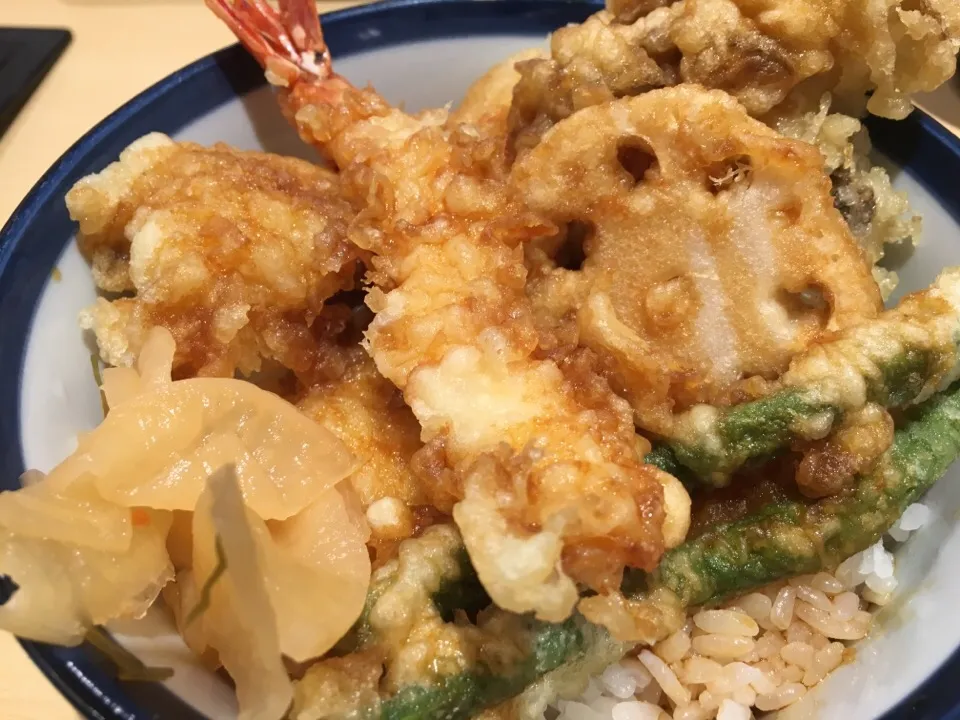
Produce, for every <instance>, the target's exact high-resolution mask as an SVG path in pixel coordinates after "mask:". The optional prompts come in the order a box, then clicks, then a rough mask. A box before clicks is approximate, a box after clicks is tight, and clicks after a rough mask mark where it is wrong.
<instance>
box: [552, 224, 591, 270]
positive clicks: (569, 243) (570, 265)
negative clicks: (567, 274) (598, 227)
mask: <svg viewBox="0 0 960 720" xmlns="http://www.w3.org/2000/svg"><path fill="white" fill-rule="evenodd" d="M593 235H594V226H593V223H591V222H586V221H582V220H574V221H573V222H570V223H568V224H567V227H566V232H565V235H564V238H563V243H562V244H561V245H560V249H559V250H558V251H557V257H556V262H557V265H558V266H559V267H562V268H564V269H566V270H580V269H582V268H583V263H584V261H585V260H586V259H587V245H588V243H589V242H590V240H591V238H592V237H593Z"/></svg>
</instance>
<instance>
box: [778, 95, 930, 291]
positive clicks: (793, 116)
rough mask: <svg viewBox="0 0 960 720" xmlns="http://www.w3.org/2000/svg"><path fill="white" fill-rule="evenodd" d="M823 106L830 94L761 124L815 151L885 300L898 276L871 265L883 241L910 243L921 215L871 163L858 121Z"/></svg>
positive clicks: (867, 140)
mask: <svg viewBox="0 0 960 720" xmlns="http://www.w3.org/2000/svg"><path fill="white" fill-rule="evenodd" d="M829 107H830V98H829V97H828V96H824V97H823V98H821V101H820V107H819V109H817V110H814V111H810V112H801V113H799V114H797V113H793V112H789V111H788V112H786V113H785V114H783V115H780V114H779V113H777V114H776V115H774V116H771V117H767V118H765V122H767V123H768V124H770V125H771V126H773V127H774V128H775V129H776V130H777V131H778V132H780V133H782V134H783V135H786V136H787V137H791V138H795V139H797V140H803V141H804V142H809V143H811V144H813V145H816V146H817V148H818V149H819V150H820V153H821V154H822V155H823V161H824V169H825V170H826V171H827V173H829V175H830V180H831V182H832V183H833V203H834V205H835V206H836V208H837V209H838V210H839V211H840V213H841V214H842V215H843V219H844V220H846V221H847V225H848V226H849V227H850V231H851V232H852V233H853V235H854V237H856V238H857V241H858V242H859V243H860V246H861V247H862V248H863V249H864V252H865V253H866V256H867V260H868V261H869V262H870V263H871V264H873V265H874V268H873V276H874V279H875V280H876V281H877V284H878V285H879V286H880V292H881V294H882V295H883V297H884V299H886V298H887V296H888V295H889V294H890V293H891V292H892V291H893V289H894V288H895V287H896V285H897V282H898V278H897V274H896V273H895V272H892V271H891V270H888V269H886V268H884V267H880V266H878V265H877V263H878V262H879V261H880V260H881V259H882V258H883V256H884V255H885V252H886V246H887V245H890V244H893V243H900V242H913V241H915V239H916V238H917V237H919V235H920V228H921V218H920V216H919V215H917V214H915V213H914V212H913V211H912V209H911V208H910V203H909V199H908V197H907V194H906V193H903V192H897V191H896V190H894V189H893V186H892V185H891V182H890V175H889V174H888V173H887V171H886V170H885V169H884V168H882V167H880V166H877V165H874V164H873V163H872V162H871V160H870V157H869V153H870V138H869V136H868V135H867V131H866V129H865V128H864V127H863V126H862V125H861V123H860V121H859V120H857V119H855V118H852V117H849V116H847V115H841V114H839V113H830V112H829Z"/></svg>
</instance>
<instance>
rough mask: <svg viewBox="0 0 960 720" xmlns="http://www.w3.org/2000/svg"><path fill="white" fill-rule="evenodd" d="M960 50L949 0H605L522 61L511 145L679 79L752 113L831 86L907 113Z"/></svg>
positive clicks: (857, 101) (894, 114) (952, 66)
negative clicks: (539, 54) (585, 111)
mask: <svg viewBox="0 0 960 720" xmlns="http://www.w3.org/2000/svg"><path fill="white" fill-rule="evenodd" d="M958 50H960V4H957V3H956V2H955V0H917V1H916V2H914V1H913V0H880V2H868V0H677V1H675V2H669V3H668V2H657V1H656V0H654V1H651V0H640V1H634V2H631V1H630V0H627V1H626V2H612V3H609V4H608V9H607V10H603V11H600V12H598V13H597V14H595V15H594V16H592V17H591V18H589V19H588V20H587V21H585V22H584V23H582V24H581V25H573V26H569V27H566V28H563V29H561V30H558V31H557V32H555V33H554V34H553V38H552V41H551V55H552V57H551V59H550V60H538V61H531V62H528V63H526V64H525V65H524V66H523V68H522V70H521V72H522V74H523V79H522V80H521V81H520V83H519V84H518V85H517V88H516V92H515V97H514V107H513V108H512V109H511V116H510V126H511V138H512V147H513V148H514V150H515V151H516V152H517V153H519V154H522V153H523V152H524V151H525V150H527V149H529V148H530V147H532V146H533V145H535V144H536V142H537V141H538V138H539V137H540V136H542V135H543V133H544V132H546V130H547V129H549V127H550V126H551V125H553V124H554V123H556V122H559V121H560V120H562V119H563V118H565V117H567V116H568V115H569V114H570V113H572V112H574V111H575V110H578V109H580V108H582V107H585V106H587V105H592V104H597V103H601V102H606V101H608V100H610V99H612V98H615V97H623V96H625V95H637V94H639V93H641V92H645V91H646V90H649V89H650V88H653V87H661V86H664V85H672V84H675V83H678V82H693V83H698V84H702V85H705V86H707V87H710V88H716V89H720V90H724V91H726V92H728V93H730V94H732V95H734V96H735V97H736V98H737V99H738V100H739V101H740V102H741V103H743V104H744V106H745V107H746V108H747V110H748V111H749V112H750V113H751V114H752V115H755V116H761V115H764V114H766V113H768V112H770V111H771V110H773V109H774V108H775V107H777V106H778V105H779V104H780V103H782V102H784V100H786V99H788V97H790V96H791V94H794V93H798V94H800V95H806V96H809V97H811V98H812V99H813V103H814V104H815V103H816V102H817V100H818V99H819V97H820V96H821V95H822V94H823V93H824V92H831V93H833V94H834V96H835V97H836V99H837V102H838V103H839V105H838V106H837V107H836V109H841V110H843V111H844V112H847V113H849V114H854V115H856V114H859V113H860V112H861V111H862V110H863V109H867V110H868V111H869V112H871V113H874V114H876V115H881V116H884V117H889V118H902V117H904V116H906V115H907V114H908V113H909V112H910V109H911V104H910V96H911V95H913V94H915V93H918V92H923V91H929V90H932V89H934V88H935V87H937V86H938V85H940V84H941V83H943V82H944V81H945V80H947V79H948V78H949V77H950V76H951V75H953V73H954V71H955V70H956V54H957V51H958Z"/></svg>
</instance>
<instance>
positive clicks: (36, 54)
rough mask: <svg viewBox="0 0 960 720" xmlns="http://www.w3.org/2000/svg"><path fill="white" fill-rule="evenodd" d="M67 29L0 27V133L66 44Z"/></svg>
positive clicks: (68, 38) (0, 133)
mask: <svg viewBox="0 0 960 720" xmlns="http://www.w3.org/2000/svg"><path fill="white" fill-rule="evenodd" d="M70 38H71V35H70V31H69V30H60V29H56V28H11V27H0V136H2V135H3V133H4V132H6V130H7V128H8V127H9V126H10V123H12V122H13V119H14V118H15V117H16V116H17V113H19V112H20V110H21V109H22V108H23V106H24V105H25V104H26V102H27V100H28V99H29V97H30V96H31V95H32V94H33V91H34V90H36V89H37V86H38V85H39V84H40V81H41V80H43V78H44V76H45V75H46V74H47V71H49V70H50V68H51V67H53V64H54V63H55V62H56V61H57V58H59V57H60V54H61V53H62V52H63V51H64V49H66V47H67V45H69V44H70Z"/></svg>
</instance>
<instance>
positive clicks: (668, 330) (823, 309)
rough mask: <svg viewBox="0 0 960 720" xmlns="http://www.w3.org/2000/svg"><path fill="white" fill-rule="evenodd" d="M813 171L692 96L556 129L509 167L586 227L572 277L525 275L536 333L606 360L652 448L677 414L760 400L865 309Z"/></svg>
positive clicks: (654, 99)
mask: <svg viewBox="0 0 960 720" xmlns="http://www.w3.org/2000/svg"><path fill="white" fill-rule="evenodd" d="M821 163H822V160H821V158H820V155H819V153H818V152H817V151H816V149H815V148H813V147H811V146H809V145H807V144H805V143H800V142H796V141H792V140H788V139H786V138H783V137H781V136H779V135H778V134H777V133H775V132H774V131H772V130H770V129H769V128H767V127H766V126H765V125H763V124H762V123H760V122H759V121H757V120H754V119H752V118H750V117H749V116H748V115H747V114H746V112H745V111H744V109H743V108H742V107H741V106H740V105H739V104H738V103H737V102H736V101H735V100H734V99H733V98H731V97H730V96H729V95H726V94H725V93H722V92H720V91H707V90H704V89H702V88H699V87H697V86H691V85H683V86H678V87H675V88H666V89H660V90H654V91H651V92H649V93H646V94H644V95H642V96H640V97H637V98H624V99H622V100H617V101H612V102H610V103H607V104H604V105H601V106H595V107H591V108H587V109H584V110H582V111H580V112H578V113H576V114H575V115H573V116H571V117H569V118H567V119H566V120H564V121H563V122H562V123H560V124H558V125H556V126H555V127H554V128H553V129H552V130H551V131H550V132H549V133H548V134H547V135H546V136H544V138H543V141H542V142H541V143H540V144H539V145H538V146H537V147H536V148H534V149H533V150H532V151H531V152H530V153H528V154H527V155H526V156H525V157H524V158H523V159H522V160H521V161H520V162H519V163H518V164H517V165H515V166H514V168H513V173H512V179H513V182H514V184H515V187H517V189H518V192H519V193H520V194H521V195H522V196H523V197H525V198H526V200H527V202H528V204H529V205H530V207H532V208H533V209H535V210H539V211H541V212H543V213H544V214H545V215H546V216H547V217H548V218H550V219H552V220H554V221H555V222H557V223H558V224H561V225H562V224H564V223H567V224H570V223H576V224H579V225H580V226H581V227H585V228H586V237H585V238H584V239H583V240H582V260H581V261H580V263H579V268H578V269H568V268H564V267H561V266H551V265H550V264H549V262H548V261H547V260H546V259H542V260H541V261H540V262H539V263H538V265H539V267H540V270H539V276H537V277H536V278H534V279H532V280H531V283H530V285H529V288H528V292H529V293H530V294H531V296H532V299H533V302H534V305H535V307H536V308H537V309H538V318H539V319H540V321H541V324H550V323H552V326H553V327H560V328H561V330H560V332H561V333H562V334H563V335H564V336H565V337H566V338H567V341H568V342H580V343H583V344H586V345H588V346H589V347H591V348H593V349H594V350H596V351H597V352H599V353H600V354H601V355H602V356H604V357H606V358H608V359H609V360H610V361H611V363H612V366H613V373H612V379H613V382H614V385H615V386H616V387H619V388H621V389H622V390H623V391H624V393H625V394H626V395H627V397H629V399H630V400H631V402H632V404H633V407H634V409H635V411H636V422H637V424H638V425H639V426H640V427H641V428H643V429H645V430H648V431H652V432H654V433H657V434H660V435H663V436H667V437H672V436H673V433H674V428H673V420H672V416H673V414H674V413H675V412H678V411H681V410H683V409H685V408H687V407H689V406H690V405H691V404H696V403H707V404H711V405H726V404H729V403H731V402H738V401H740V400H742V399H743V398H745V397H751V396H755V395H757V394H763V393H764V392H765V386H766V381H769V380H773V379H775V378H776V377H778V376H779V375H780V374H781V373H782V372H783V371H784V370H786V368H787V365H788V363H789V361H790V359H791V358H792V357H793V356H794V355H795V354H796V353H798V352H800V351H802V350H803V349H804V348H806V347H808V346H809V345H810V344H811V343H814V342H816V341H817V340H818V339H820V338H822V337H823V336H824V335H825V333H830V332H834V331H837V330H840V329H843V328H845V327H849V326H850V325H852V324H854V323H857V322H861V321H863V320H866V319H870V318H873V317H875V316H876V314H877V312H878V311H879V309H880V295H879V292H878V291H877V287H876V284H875V283H874V281H873V278H872V275H871V272H870V267H869V265H868V264H867V263H866V261H865V259H864V257H863V254H862V252H861V250H860V248H859V247H858V245H857V243H856V241H855V240H854V239H853V237H852V236H851V235H850V232H849V230H848V229H847V226H846V224H845V223H844V221H843V219H842V218H841V216H840V214H839V213H838V212H837V211H836V209H835V208H834V207H833V199H832V198H831V196H830V189H829V180H828V179H827V177H826V175H825V174H823V172H822V171H821Z"/></svg>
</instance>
